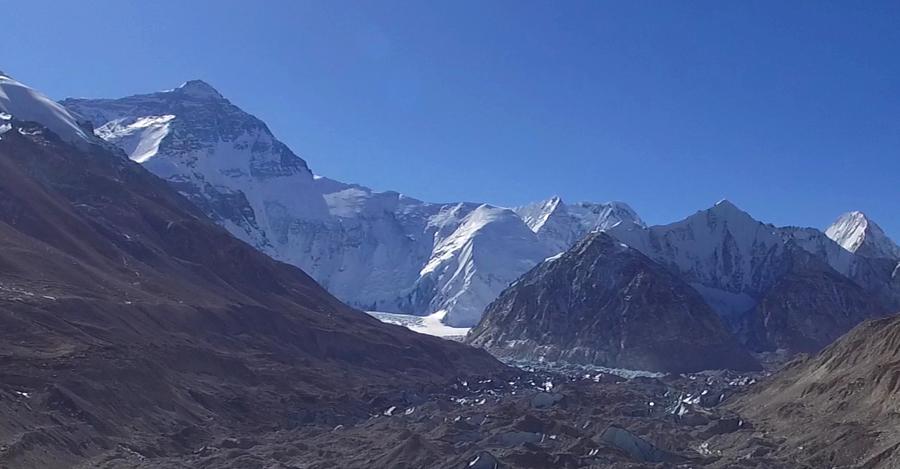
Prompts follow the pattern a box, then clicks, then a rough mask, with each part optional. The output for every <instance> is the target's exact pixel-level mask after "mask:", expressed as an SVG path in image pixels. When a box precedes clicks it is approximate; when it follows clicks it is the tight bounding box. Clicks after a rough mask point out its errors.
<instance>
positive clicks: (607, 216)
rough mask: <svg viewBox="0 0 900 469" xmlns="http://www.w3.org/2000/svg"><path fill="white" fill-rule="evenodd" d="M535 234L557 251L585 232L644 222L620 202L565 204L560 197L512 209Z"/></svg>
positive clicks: (572, 242)
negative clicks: (621, 224)
mask: <svg viewBox="0 0 900 469" xmlns="http://www.w3.org/2000/svg"><path fill="white" fill-rule="evenodd" d="M515 210H516V213H518V214H519V216H521V217H522V219H523V220H524V221H525V224H527V225H528V227H529V228H531V230H532V231H534V232H535V234H537V236H538V238H539V239H540V240H541V241H542V242H544V243H545V244H547V245H548V246H550V247H551V248H552V249H553V250H555V251H556V252H563V251H565V250H567V249H569V248H570V247H571V246H572V245H574V244H575V242H577V241H578V240H580V239H581V238H583V237H584V236H585V235H586V234H588V233H590V232H591V231H595V230H606V229H609V228H612V227H613V226H615V225H618V224H620V223H624V224H626V225H634V226H637V227H644V226H645V225H644V222H643V220H641V218H640V217H639V216H638V214H637V213H635V211H634V210H632V208H631V207H629V206H628V205H627V204H625V203H623V202H609V203H606V204H596V203H589V202H582V203H577V204H565V203H563V201H562V199H560V198H559V197H552V198H550V199H547V200H545V201H541V202H537V203H534V204H530V205H525V206H522V207H518V208H516V209H515Z"/></svg>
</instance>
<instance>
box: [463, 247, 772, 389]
mask: <svg viewBox="0 0 900 469" xmlns="http://www.w3.org/2000/svg"><path fill="white" fill-rule="evenodd" d="M467 342H468V343H470V344H473V345H478V346H482V347H485V348H487V349H489V350H491V351H492V352H493V353H494V354H496V355H499V356H506V357H514V358H527V359H541V358H542V357H543V359H545V360H551V361H557V360H559V361H568V362H574V363H589V364H597V365H603V366H608V367H619V368H632V369H643V370H652V371H672V372H682V371H695V370H702V369H717V368H733V369H756V368H757V367H758V364H757V362H756V361H755V360H754V359H753V358H751V357H750V356H749V355H748V354H747V353H746V352H744V351H743V350H742V349H741V348H740V346H739V345H738V344H737V342H736V340H735V339H734V337H733V336H732V335H731V334H730V333H729V332H728V331H726V329H725V327H724V326H723V325H722V323H721V322H720V320H719V317H718V316H717V315H716V314H715V312H713V311H712V310H711V309H710V308H709V306H707V305H706V303H705V302H704V301H703V299H702V298H701V297H700V295H699V293H697V292H696V291H695V290H694V289H693V288H691V287H690V286H689V285H688V284H687V283H685V282H684V281H682V280H680V279H679V278H678V277H677V276H676V275H674V274H672V273H670V272H669V271H667V270H666V269H665V268H663V267H662V266H660V265H659V264H657V263H655V262H653V261H652V260H650V259H649V258H648V257H646V256H644V255H643V254H641V253H640V252H638V251H637V250H635V249H632V248H630V247H628V246H626V245H624V244H622V243H620V242H618V241H617V240H615V239H613V238H612V237H610V236H609V235H607V234H605V233H594V234H591V235H590V236H588V237H587V238H585V239H584V240H582V241H581V242H579V243H578V244H576V245H575V246H574V247H573V248H572V249H570V250H569V251H567V252H566V253H564V254H563V255H561V256H560V257H558V258H556V259H552V260H548V261H545V262H544V263H542V264H541V265H539V266H538V267H535V268H534V269H533V270H531V271H530V272H528V273H527V274H525V275H524V276H523V277H522V278H520V279H519V280H518V281H517V282H516V283H514V284H513V285H512V286H510V287H509V288H508V289H507V290H506V291H504V292H503V293H502V294H501V295H500V298H498V299H497V300H496V301H494V302H493V303H492V304H491V305H490V306H489V307H488V308H487V310H486V311H485V315H484V318H483V319H482V321H481V323H480V324H479V325H478V326H477V327H476V328H475V329H473V331H472V332H471V333H470V335H469V337H468V338H467Z"/></svg>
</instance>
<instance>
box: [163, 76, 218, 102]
mask: <svg viewBox="0 0 900 469" xmlns="http://www.w3.org/2000/svg"><path fill="white" fill-rule="evenodd" d="M173 91H175V92H178V93H181V94H183V95H185V96H190V97H192V98H197V99H225V98H224V97H223V96H222V94H221V93H219V91H218V90H216V89H215V88H213V87H212V86H211V85H210V84H209V83H207V82H205V81H203V80H189V81H186V82H184V83H183V84H182V85H181V86H179V87H178V88H175V89H174V90H173Z"/></svg>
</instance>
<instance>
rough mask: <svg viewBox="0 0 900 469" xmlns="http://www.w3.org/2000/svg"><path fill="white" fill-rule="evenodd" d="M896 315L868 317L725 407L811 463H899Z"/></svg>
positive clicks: (878, 466) (899, 336)
mask: <svg viewBox="0 0 900 469" xmlns="http://www.w3.org/2000/svg"><path fill="white" fill-rule="evenodd" d="M898 396H900V316H894V317H890V318H884V319H879V320H871V321H867V322H865V323H863V324H861V325H859V326H857V327H856V328H854V329H853V330H852V331H851V332H850V333H848V334H847V335H846V336H844V337H842V338H841V339H840V340H838V341H837V342H835V343H834V344H832V345H831V346H829V347H828V348H826V349H825V350H823V351H822V352H821V353H819V354H818V355H817V356H813V357H806V358H801V359H798V360H796V361H794V362H792V363H790V364H789V365H787V366H786V367H785V368H784V369H783V370H781V371H780V372H779V373H777V374H776V375H774V376H772V377H771V378H770V379H769V380H767V381H765V382H763V383H761V384H760V385H759V386H757V387H755V388H754V390H753V392H751V393H749V394H748V395H746V396H743V397H742V398H741V399H739V400H737V401H736V402H735V403H734V404H733V405H732V407H733V408H734V409H735V410H737V411H739V412H741V413H742V415H744V416H746V417H747V418H749V419H751V420H753V421H754V422H755V424H756V425H757V426H758V427H759V429H761V430H766V431H768V432H769V433H770V434H771V435H773V436H775V437H777V438H779V440H780V441H781V444H780V445H779V449H778V451H779V452H780V453H781V454H784V455H789V456H790V457H791V458H792V459H795V460H802V461H808V462H809V464H810V466H812V467H841V468H843V467H854V468H868V469H888V468H896V467H900V426H898V422H900V421H898V418H900V399H898Z"/></svg>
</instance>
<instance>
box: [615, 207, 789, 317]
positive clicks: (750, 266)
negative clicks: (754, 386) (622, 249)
mask: <svg viewBox="0 0 900 469" xmlns="http://www.w3.org/2000/svg"><path fill="white" fill-rule="evenodd" d="M608 232H609V233H610V234H612V235H613V236H615V237H616V238H618V239H620V240H622V241H623V242H624V243H626V244H628V245H629V246H631V247H634V248H635V249H637V250H639V251H641V252H643V253H644V254H646V255H647V256H649V257H650V258H652V259H654V260H656V261H657V262H660V263H661V264H663V265H665V266H667V267H669V268H670V269H672V270H674V271H676V272H679V273H680V274H681V275H682V276H683V278H685V279H686V280H687V281H688V282H690V283H691V284H692V285H694V286H695V288H697V290H698V291H700V293H701V294H703V295H704V297H705V298H706V299H707V302H708V303H710V305H712V306H713V307H715V308H716V309H717V310H718V311H719V312H720V313H722V314H724V315H726V316H727V315H730V314H734V313H740V312H742V310H745V309H746V308H747V307H748V306H750V307H752V306H753V304H755V302H754V300H753V298H756V297H758V296H759V295H761V294H762V293H763V292H765V291H766V290H767V289H768V288H769V287H771V286H772V285H773V284H774V282H775V280H776V279H777V277H778V276H779V275H780V273H781V271H782V270H783V269H782V268H781V267H780V266H779V263H780V261H781V257H782V255H783V251H784V245H785V243H784V241H783V240H782V237H781V236H780V235H779V233H778V230H777V229H776V228H775V227H774V226H771V225H766V224H763V223H760V222H758V221H756V220H754V219H753V218H752V217H751V216H750V215H748V214H747V213H745V212H743V211H741V210H740V209H738V208H737V207H736V206H734V205H733V204H732V203H731V202H728V201H727V200H724V201H721V202H719V203H717V204H716V205H715V206H714V207H712V208H710V209H708V210H703V211H700V212H697V213H695V214H694V215H691V216H689V217H687V218H686V219H684V220H682V221H679V222H675V223H672V224H669V225H660V226H652V227H649V228H643V227H640V226H635V225H628V224H619V225H616V226H614V227H612V228H610V229H609V230H608Z"/></svg>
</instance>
